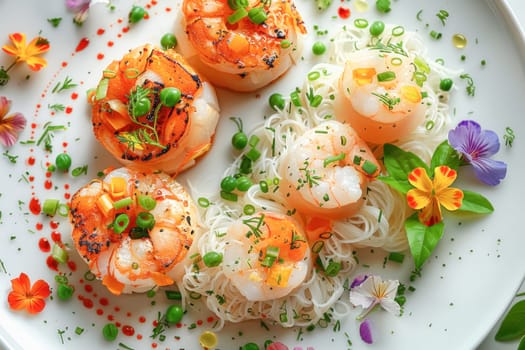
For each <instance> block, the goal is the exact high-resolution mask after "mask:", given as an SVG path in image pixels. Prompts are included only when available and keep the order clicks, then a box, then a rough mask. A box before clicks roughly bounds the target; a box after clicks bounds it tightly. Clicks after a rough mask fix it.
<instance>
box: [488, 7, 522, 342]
mask: <svg viewBox="0 0 525 350" xmlns="http://www.w3.org/2000/svg"><path fill="white" fill-rule="evenodd" d="M507 2H508V3H509V5H510V7H511V9H512V11H513V12H514V14H515V16H516V18H517V19H518V22H519V23H520V25H521V28H522V30H525V0H507ZM520 292H525V283H524V284H523V285H522V286H521V289H520ZM516 300H518V299H516ZM519 300H521V299H519ZM512 304H514V301H513V302H512ZM509 307H510V305H509ZM500 323H501V320H500V321H499V322H498V323H497V324H496V325H495V327H494V329H493V330H492V331H491V332H490V333H489V334H488V335H487V337H486V338H485V340H484V341H483V343H482V344H481V345H480V346H479V348H478V350H516V349H517V348H518V342H519V341H511V342H505V343H503V342H496V341H495V340H494V335H495V334H496V331H497V329H498V327H499V325H500Z"/></svg>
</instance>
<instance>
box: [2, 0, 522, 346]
mask: <svg viewBox="0 0 525 350" xmlns="http://www.w3.org/2000/svg"><path fill="white" fill-rule="evenodd" d="M356 2H357V0H354V1H352V2H338V1H334V3H333V4H332V6H331V7H330V8H329V9H328V10H327V11H326V12H324V13H322V14H319V13H317V11H316V10H315V7H314V3H313V1H312V0H308V1H307V0H298V2H297V6H298V8H299V10H300V11H301V12H302V13H303V16H304V18H305V21H306V24H307V27H308V29H309V31H310V35H309V41H310V42H312V41H313V40H314V38H315V30H314V29H313V26H314V25H318V26H319V28H320V29H327V30H328V36H329V35H330V34H334V33H335V30H336V27H340V26H341V25H349V26H350V25H352V23H353V19H355V18H357V17H366V18H369V19H373V18H381V19H382V20H384V21H386V22H391V23H396V24H402V25H404V26H405V27H406V28H407V29H409V30H416V31H419V32H421V34H422V37H423V38H424V39H425V41H426V42H427V43H428V47H429V54H430V56H431V57H435V58H443V59H444V60H445V62H446V64H447V65H448V66H450V67H453V68H461V69H464V71H465V72H467V73H469V74H470V75H471V76H472V77H473V79H474V81H475V84H476V95H475V97H473V98H472V97H468V96H467V95H466V93H465V92H464V90H463V89H460V90H458V91H457V92H456V93H455V95H454V97H453V99H452V104H453V110H454V117H453V118H454V120H455V121H459V120H462V119H467V118H473V119H476V120H478V121H479V122H480V123H481V124H482V126H483V127H484V128H487V129H492V130H494V131H496V132H497V133H498V134H499V135H500V136H502V135H503V134H504V132H505V128H506V127H511V128H512V129H513V130H514V132H515V134H516V135H517V138H516V140H515V142H514V146H513V147H512V148H506V147H504V146H503V147H502V149H501V151H500V153H499V154H498V155H497V158H498V159H501V160H503V161H505V162H507V163H508V165H509V168H508V175H507V178H506V179H505V180H504V181H503V183H502V184H501V185H499V186H497V187H495V188H488V187H484V186H480V185H478V184H476V183H475V182H473V183H468V184H465V185H468V188H469V189H472V190H475V191H479V192H481V193H483V194H484V195H485V196H486V197H488V198H489V199H490V200H491V201H492V203H493V204H494V206H495V208H496V210H495V212H494V213H493V214H492V215H489V216H487V217H484V218H482V219H480V220H472V221H468V220H463V221H462V224H461V225H458V222H459V220H458V219H453V220H451V221H450V222H449V223H448V224H447V229H446V233H445V237H444V239H443V240H442V242H440V244H439V246H438V248H437V250H436V251H435V253H434V254H433V255H432V256H431V258H430V259H429V261H428V262H427V263H426V264H425V266H424V270H423V276H422V278H419V279H417V281H416V282H415V283H414V284H413V285H414V286H415V287H416V291H415V292H414V293H411V294H409V296H408V300H407V303H406V306H405V313H404V315H402V316H401V317H394V316H391V315H389V314H387V313H386V312H376V313H374V314H373V315H372V320H373V322H374V326H373V332H374V338H375V343H374V345H372V346H368V345H366V346H365V344H364V343H363V342H362V341H361V340H360V338H359V334H358V331H357V322H356V321H355V320H354V319H353V318H348V319H345V320H342V322H341V331H339V332H334V331H333V330H332V328H331V327H329V328H327V329H324V330H321V329H319V327H318V328H317V329H316V330H315V331H313V332H306V331H304V330H303V334H302V335H301V336H300V338H301V339H300V340H297V339H298V330H296V329H294V330H290V329H272V331H271V332H269V331H267V330H265V329H264V328H262V327H261V326H260V324H259V323H258V322H254V323H246V324H241V325H234V326H233V327H228V328H227V329H226V330H224V331H223V332H221V333H219V335H218V336H219V345H218V348H220V349H233V348H238V347H239V345H242V344H244V343H246V342H248V341H255V342H257V343H258V344H259V345H261V346H262V344H263V342H264V341H265V340H266V339H272V340H279V341H282V342H284V343H285V344H287V345H288V346H289V347H290V349H292V348H293V347H294V346H299V347H302V348H307V347H308V346H311V347H313V348H314V349H326V348H327V347H328V346H331V347H333V348H334V349H350V348H351V349H354V350H356V349H364V348H376V349H385V348H388V349H419V348H425V349H445V348H454V349H470V348H474V347H475V346H477V344H479V342H481V340H482V339H483V338H484V336H485V335H486V334H487V333H488V332H489V330H490V329H491V327H492V326H493V325H494V323H495V322H496V321H497V319H498V318H499V317H500V316H501V313H502V312H503V310H504V309H505V307H506V306H507V304H508V302H509V301H510V300H511V298H512V296H513V294H514V292H515V291H516V289H517V288H518V286H519V285H520V282H521V280H522V277H523V273H524V270H525V265H524V264H523V259H522V256H523V254H522V242H523V240H522V233H523V232H521V231H522V230H521V229H520V227H521V223H522V221H521V217H520V215H522V213H521V210H520V207H521V205H520V204H521V203H520V199H521V198H520V196H523V195H524V194H525V192H524V191H523V185H522V181H523V179H524V178H525V166H524V164H523V161H520V160H519V158H518V157H523V156H522V155H523V154H524V152H525V149H524V143H523V142H522V135H525V123H524V122H523V121H522V114H523V107H522V106H523V92H524V91H525V74H524V71H523V67H525V61H524V58H523V53H524V52H525V49H524V45H523V41H522V39H521V36H520V35H519V33H518V30H517V27H516V24H515V23H514V21H513V17H512V15H511V14H510V11H509V9H508V6H507V5H506V3H505V2H503V1H500V0H492V1H488V0H487V1H485V2H483V1H478V0H464V1H452V0H449V1H440V2H439V3H438V2H422V1H416V0H413V1H409V0H399V1H393V3H392V11H391V13H389V14H388V15H380V14H378V12H376V11H375V9H374V6H373V5H374V3H375V2H374V1H373V0H369V3H370V10H369V11H367V12H364V13H358V12H357V11H356V10H355V9H354V3H356ZM22 3H23V4H22ZM137 3H139V4H142V5H144V4H146V3H145V2H143V1H137ZM148 4H149V5H152V6H151V8H149V12H150V15H151V18H150V19H149V20H144V21H142V22H140V23H138V24H137V25H135V26H133V27H132V28H130V29H129V31H123V28H124V27H125V26H126V17H127V12H128V11H129V9H130V7H131V4H128V3H126V2H125V1H118V2H115V7H116V8H115V10H110V9H108V8H107V7H106V6H105V5H96V6H94V7H93V8H92V9H91V11H90V14H89V17H88V19H87V21H86V22H85V23H84V24H83V25H82V26H81V27H79V26H76V25H74V24H73V23H72V21H71V19H72V14H70V13H66V11H65V6H64V5H63V1H60V0H59V1H53V2H46V1H39V0H23V1H21V2H20V1H2V2H1V3H0V13H2V14H3V20H2V22H1V24H0V26H1V27H2V30H1V31H0V32H1V33H3V35H4V39H2V40H3V41H2V42H4V41H5V43H7V41H8V40H7V34H8V33H12V32H17V31H18V32H24V33H26V34H27V36H28V39H30V38H32V37H34V36H36V35H37V34H38V33H39V32H41V34H42V35H43V36H45V37H47V38H48V39H49V40H50V42H51V50H50V51H49V52H48V53H47V54H46V55H45V57H46V58H47V60H48V61H49V65H48V67H46V68H45V69H44V70H43V71H41V72H38V73H33V72H30V71H29V70H27V68H26V67H25V66H24V64H20V65H18V66H17V67H16V68H15V69H14V70H13V71H12V72H11V75H12V80H11V82H10V83H9V84H8V86H6V87H3V88H0V95H5V96H7V97H8V98H10V99H11V100H13V104H12V109H11V111H12V112H15V111H19V112H23V113H24V114H25V116H26V117H27V118H28V122H29V123H28V127H27V128H26V130H25V131H24V133H23V134H22V135H21V138H20V140H21V141H24V140H27V139H29V138H30V137H31V132H32V131H33V130H34V132H35V135H36V137H37V138H38V135H40V133H41V131H42V129H41V128H42V125H43V124H44V123H45V122H46V121H52V123H54V124H67V125H68V130H67V131H66V132H56V133H55V137H54V139H53V144H54V151H53V153H52V154H49V155H46V153H45V152H43V151H42V150H41V148H40V147H36V146H31V145H22V144H17V145H16V146H15V147H13V148H12V149H10V150H9V154H11V155H16V156H18V160H17V162H16V164H12V163H10V162H9V161H8V159H7V158H6V157H4V156H2V157H1V158H0V162H1V164H2V165H1V168H2V175H1V178H2V181H1V197H0V210H1V212H2V216H1V218H0V233H1V234H0V260H1V261H2V264H3V267H5V270H4V269H3V268H0V280H1V284H0V286H1V287H0V299H1V300H2V302H1V307H0V346H2V345H4V346H6V347H10V348H13V349H34V348H39V349H57V348H61V347H64V346H65V348H75V349H93V348H97V349H98V348H111V349H115V348H121V349H122V348H123V347H122V346H119V343H122V344H125V345H127V346H129V347H132V348H134V349H154V348H159V349H160V348H162V349H164V348H170V349H179V348H185V349H197V348H199V345H198V342H197V339H198V336H199V335H200V334H201V333H202V332H203V331H204V330H206V329H208V328H210V327H211V326H212V322H208V320H207V318H206V316H205V317H204V318H203V319H202V320H203V323H202V324H200V323H197V325H196V327H195V328H194V329H189V328H191V327H189V325H190V324H191V323H192V322H194V321H195V322H196V321H198V319H199V318H198V317H197V316H193V315H186V316H185V318H184V322H185V324H184V325H183V326H182V327H181V328H180V329H179V328H175V327H172V328H170V329H169V330H167V331H166V333H165V334H166V336H167V338H166V340H165V341H163V342H161V341H158V340H153V339H151V338H149V336H150V334H151V330H152V328H153V326H152V322H153V321H154V320H155V319H156V316H157V313H158V312H163V311H164V310H165V307H166V300H165V298H164V296H163V293H158V295H157V296H156V297H155V298H151V299H150V298H148V297H147V296H145V295H133V296H121V297H114V296H111V295H110V294H109V293H108V292H107V291H106V290H105V288H104V287H102V286H101V285H100V284H99V283H97V282H84V283H80V279H81V278H82V274H83V272H84V271H85V266H84V265H83V264H82V263H81V262H80V261H79V258H78V257H77V256H76V255H75V254H74V252H72V254H71V255H72V256H73V258H74V261H76V263H77V267H78V268H77V271H76V272H74V273H72V274H71V275H70V276H69V279H70V281H71V282H73V283H74V284H75V285H76V292H75V297H74V298H73V299H72V300H69V301H67V302H63V301H60V300H58V299H57V298H55V299H54V300H48V303H47V306H46V308H45V310H44V311H43V312H42V313H40V314H38V315H36V316H29V315H28V314H26V313H23V312H13V311H11V310H10V309H9V306H8V303H7V294H8V292H9V291H10V280H11V279H12V278H15V277H17V276H18V275H19V274H20V272H26V273H27V274H28V275H29V276H30V277H31V278H32V279H33V280H36V279H38V278H42V279H45V280H46V281H48V282H49V283H50V285H51V286H52V287H54V286H55V284H54V281H53V278H54V276H55V274H56V273H55V272H54V271H52V270H50V269H48V267H47V266H46V258H47V256H48V254H47V253H43V252H41V251H40V250H39V247H38V241H39V239H40V238H42V237H46V238H48V239H51V234H52V231H57V232H59V233H61V235H62V237H63V238H64V240H65V241H66V242H67V241H68V239H69V238H68V234H69V230H70V226H69V223H68V222H67V220H65V219H55V221H57V222H58V227H57V228H56V229H55V228H53V227H52V226H53V225H52V224H51V220H50V219H48V218H45V217H44V216H42V215H33V214H31V213H30V212H29V201H30V199H31V198H32V197H36V198H39V199H40V200H41V201H43V200H45V199H46V198H52V197H54V198H58V199H61V200H63V201H65V200H66V199H65V197H66V196H67V195H68V194H71V193H73V192H74V191H75V189H76V188H78V187H80V186H81V185H83V184H84V183H85V182H87V181H88V180H89V179H90V178H92V177H95V176H96V173H97V172H98V171H100V170H102V169H103V168H104V167H106V166H108V165H117V163H116V162H115V161H114V160H113V159H112V158H111V157H110V156H109V155H108V154H107V153H106V152H105V150H104V149H103V148H102V147H100V146H99V145H98V144H97V142H96V141H95V139H94V137H93V136H92V134H91V130H90V124H89V110H88V108H87V104H86V100H85V98H84V97H85V92H86V90H87V89H88V88H91V87H93V86H94V85H95V84H96V83H97V80H98V78H99V76H100V73H101V71H102V69H104V67H105V66H106V65H107V64H108V62H110V60H112V59H115V58H120V57H121V56H122V54H123V53H124V52H125V51H126V50H127V49H129V48H132V47H135V46H138V45H140V44H143V43H145V42H148V41H149V42H152V43H158V42H159V38H160V36H161V35H162V34H164V33H166V32H168V31H170V30H171V29H172V28H173V26H174V23H173V16H174V15H175V12H176V11H178V9H177V6H178V2H173V1H167V0H158V2H154V1H152V2H149V3H148ZM339 6H345V7H348V6H349V7H350V8H351V9H352V15H351V17H350V19H348V20H334V19H333V18H332V17H334V16H335V17H336V16H337V8H338V7H339ZM168 9H170V10H168ZM441 9H444V10H447V11H448V12H449V14H450V16H449V18H448V20H447V23H446V25H445V26H444V27H443V26H442V25H441V23H440V22H439V19H438V18H437V17H436V16H435V14H436V13H437V12H438V11H439V10H441ZM420 10H422V12H421V18H422V20H421V21H419V20H418V19H417V18H416V14H417V13H418V12H419V11H420ZM54 17H62V18H63V20H62V22H61V23H60V25H59V26H58V28H53V27H52V26H51V25H50V24H49V23H48V22H47V19H48V18H54ZM119 19H122V21H119ZM427 24H428V26H427ZM432 29H436V30H438V31H440V32H442V33H443V37H442V38H441V39H440V40H433V39H431V38H430V36H429V34H428V32H429V31H430V30H432ZM102 31H103V33H102ZM455 33H461V34H464V35H465V36H466V37H467V38H468V45H467V47H466V48H464V49H457V48H455V47H454V46H453V45H452V43H451V37H452V35H453V34H455ZM328 36H323V37H319V38H320V39H322V40H323V39H324V40H326V39H327V38H328ZM84 37H86V38H88V39H89V41H90V44H89V45H88V47H86V48H85V49H84V50H82V51H80V52H75V48H76V46H77V44H78V43H79V41H80V40H81V38H84ZM109 42H113V45H108V43H109ZM309 48H310V44H307V45H306V49H305V52H304V56H305V60H304V62H301V63H300V65H298V66H297V67H294V68H293V69H292V70H291V71H290V72H289V73H288V74H287V75H286V76H285V77H284V78H283V79H281V80H280V81H278V82H277V83H276V84H274V85H273V86H270V87H268V88H266V89H263V90H261V91H259V92H258V93H248V94H244V95H237V94H234V93H231V92H227V91H222V90H219V91H218V95H219V98H220V102H221V107H222V116H223V122H222V123H221V124H220V125H219V127H218V130H217V136H216V144H215V145H214V147H213V149H212V150H211V154H210V155H208V156H207V157H205V158H204V159H203V160H202V161H201V162H200V163H199V165H198V166H197V167H195V168H194V169H192V170H191V171H190V172H189V173H187V174H185V175H184V176H183V177H184V178H186V179H187V178H190V179H191V181H192V184H193V185H196V186H199V187H200V189H202V192H207V191H211V190H213V189H214V188H216V186H218V182H219V179H220V177H221V174H222V172H223V171H224V169H225V168H226V166H227V165H228V162H229V161H230V157H231V154H230V150H229V144H228V143H229V139H230V137H231V135H232V133H233V132H234V125H233V123H231V122H230V121H228V117H230V116H243V118H246V119H247V120H248V122H247V124H248V126H247V128H248V129H249V125H253V124H254V123H256V122H257V121H261V120H262V119H261V118H262V117H263V115H264V114H265V113H269V110H268V107H267V104H266V101H267V97H268V96H269V94H270V93H271V92H274V91H279V92H289V91H291V90H292V89H293V87H295V86H296V85H300V83H301V80H302V79H303V77H304V72H306V71H307V69H308V68H309V67H310V66H311V64H312V63H313V62H314V61H315V60H316V59H314V58H313V57H312V54H311V53H310V50H309ZM99 54H103V55H104V57H103V58H100V59H99V58H97V55H99ZM462 55H464V56H465V57H466V59H465V60H461V56H462ZM482 60H485V61H486V65H485V66H482V65H481V64H480V62H481V61H482ZM10 62H11V57H7V55H6V54H4V53H2V54H0V64H2V65H4V66H7V65H8V64H9V63H10ZM64 63H67V65H66V64H64ZM28 75H29V79H26V76H28ZM68 76H69V77H71V78H73V81H74V82H77V83H79V85H78V86H77V87H76V88H75V89H72V90H68V91H66V92H63V93H60V94H53V93H51V89H52V88H53V87H54V86H55V85H56V84H57V83H58V82H61V81H63V80H64V79H65V78H66V77H68ZM72 92H76V93H78V96H79V97H78V98H77V99H72V98H71V93H72ZM53 103H64V104H66V105H67V106H69V107H72V112H70V113H65V112H61V113H57V114H56V115H51V113H50V112H49V110H48V108H47V106H48V104H53ZM33 123H34V124H35V125H36V128H35V129H32V124H33ZM64 142H67V146H66V148H67V150H68V152H70V153H71V154H73V155H74V156H73V166H74V167H75V166H80V165H84V164H89V175H88V176H80V177H78V178H73V177H72V176H70V175H66V174H58V173H54V174H53V175H52V176H51V177H50V178H46V176H45V168H46V162H48V161H52V160H53V159H54V156H55V155H56V154H57V152H60V151H62V150H63V149H64V146H63V143H64ZM2 152H4V150H2ZM30 157H34V158H35V159H36V164H35V165H29V164H28V159H29V158H30ZM46 180H50V181H51V182H52V186H51V188H50V189H45V181H46ZM68 186H69V187H68ZM40 224H41V225H42V228H41V229H40V228H39V225H40ZM375 255H376V257H377V259H376V260H377V265H378V266H379V267H380V268H379V270H380V272H381V273H382V274H384V275H386V276H389V277H394V278H399V279H400V280H402V281H407V279H408V275H409V272H410V270H411V266H410V262H409V259H407V261H408V262H406V263H405V264H404V265H403V266H402V267H401V268H399V267H395V266H390V267H389V268H387V269H384V270H383V269H381V265H382V262H383V257H384V256H385V255H384V254H383V253H380V252H376V253H375ZM61 270H62V271H64V272H70V271H69V270H68V269H67V268H61ZM86 285H89V286H90V287H88V288H86ZM90 288H92V290H91V289H90ZM103 298H106V299H103ZM81 299H83V300H86V299H90V300H91V301H93V303H94V306H93V307H92V308H87V307H85V306H84V303H83V301H82V300H81ZM101 300H102V303H101ZM104 301H107V304H108V305H103V304H105V302H104ZM141 316H143V317H144V318H145V322H142V321H143V320H142V319H141ZM110 319H113V320H114V321H117V322H120V323H121V325H130V326H133V327H134V329H135V334H134V335H133V336H126V335H124V334H122V332H121V334H120V335H119V338H118V339H117V341H116V342H114V343H108V342H107V341H105V340H104V339H103V337H102V335H101V328H102V326H103V325H104V324H105V323H107V322H109V320H110ZM77 327H81V328H83V329H84V332H83V333H82V334H80V335H78V334H76V333H75V329H76V328H77ZM348 340H350V341H351V342H352V345H351V346H350V345H348ZM155 344H156V345H155Z"/></svg>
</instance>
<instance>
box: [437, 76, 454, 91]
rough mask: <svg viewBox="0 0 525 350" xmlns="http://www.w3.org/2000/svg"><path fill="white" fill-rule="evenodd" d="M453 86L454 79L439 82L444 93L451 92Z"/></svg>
mask: <svg viewBox="0 0 525 350" xmlns="http://www.w3.org/2000/svg"><path fill="white" fill-rule="evenodd" d="M453 84H454V82H453V81H452V79H449V78H445V79H441V81H440V82H439V88H440V89H441V90H443V91H450V89H452V85H453Z"/></svg>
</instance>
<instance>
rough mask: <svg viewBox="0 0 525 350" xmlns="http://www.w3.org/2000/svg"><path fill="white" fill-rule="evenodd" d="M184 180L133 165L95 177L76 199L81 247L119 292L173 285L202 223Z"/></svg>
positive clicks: (75, 227) (76, 239) (75, 218)
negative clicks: (101, 176) (143, 169)
mask: <svg viewBox="0 0 525 350" xmlns="http://www.w3.org/2000/svg"><path fill="white" fill-rule="evenodd" d="M196 210H197V209H196V207H195V205H194V204H193V201H192V199H191V197H190V196H189V195H188V194H187V192H186V191H185V190H184V188H183V187H182V185H180V184H179V183H178V182H176V181H175V180H174V179H173V178H171V177H170V176H169V175H167V174H165V173H161V172H139V171H136V170H133V169H129V168H119V169H116V170H113V171H111V172H110V173H108V174H107V175H106V177H105V178H104V179H102V180H98V179H97V180H93V181H91V182H90V183H89V184H87V185H85V186H84V187H82V188H81V189H79V190H78V191H77V192H76V193H75V194H74V195H73V197H72V199H71V211H70V220H71V223H72V224H73V231H72V238H73V242H74V244H75V248H76V250H77V252H78V253H79V254H80V256H81V257H82V258H83V260H84V261H85V262H86V263H87V264H88V266H89V269H90V270H91V272H92V273H93V274H94V275H95V276H96V277H97V278H98V279H101V280H102V283H103V284H104V285H105V286H106V287H107V288H108V289H109V290H110V291H111V292H112V293H114V294H121V293H131V292H144V291H147V290H150V289H152V288H154V287H156V286H164V285H170V284H172V283H174V282H175V281H174V280H173V279H172V278H171V277H170V276H169V273H170V272H171V271H172V269H173V268H174V267H175V266H176V265H177V264H178V263H179V262H180V261H181V260H182V259H183V258H184V257H185V255H186V253H187V251H188V250H189V249H190V246H191V244H192V242H193V235H194V233H195V231H196V229H197V227H198V222H197V220H198V217H197V211H196Z"/></svg>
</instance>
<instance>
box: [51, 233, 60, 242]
mask: <svg viewBox="0 0 525 350" xmlns="http://www.w3.org/2000/svg"><path fill="white" fill-rule="evenodd" d="M51 239H52V240H53V242H55V243H59V242H62V235H61V234H60V232H57V231H53V232H51Z"/></svg>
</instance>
